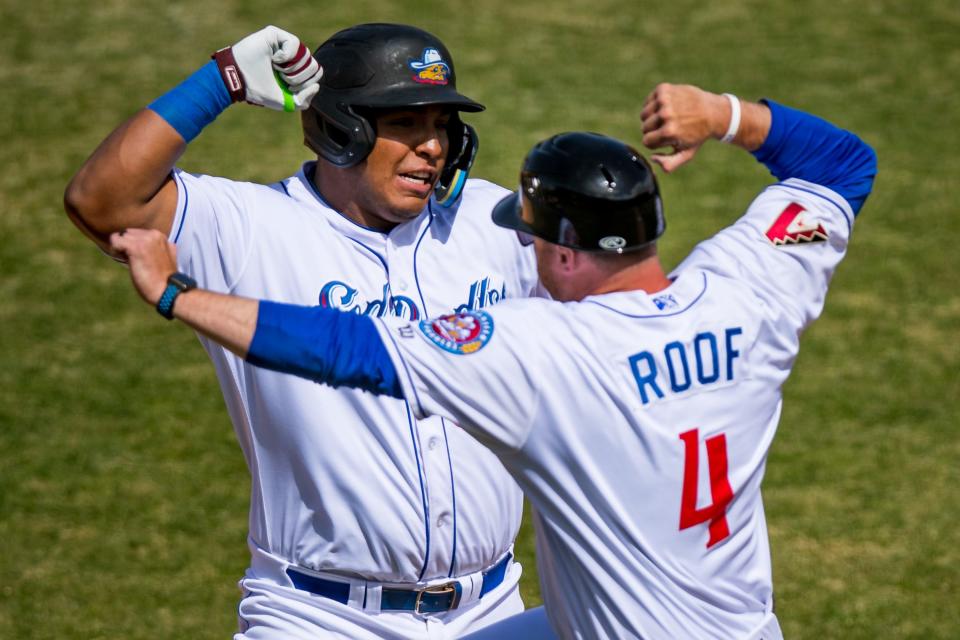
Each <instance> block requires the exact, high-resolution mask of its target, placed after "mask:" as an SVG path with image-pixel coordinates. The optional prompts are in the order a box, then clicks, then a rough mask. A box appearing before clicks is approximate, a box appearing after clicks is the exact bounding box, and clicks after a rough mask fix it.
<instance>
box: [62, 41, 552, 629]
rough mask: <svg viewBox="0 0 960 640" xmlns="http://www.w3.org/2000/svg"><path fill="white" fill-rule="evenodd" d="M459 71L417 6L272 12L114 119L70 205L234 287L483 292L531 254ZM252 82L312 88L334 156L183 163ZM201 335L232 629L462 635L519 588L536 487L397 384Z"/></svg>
mask: <svg viewBox="0 0 960 640" xmlns="http://www.w3.org/2000/svg"><path fill="white" fill-rule="evenodd" d="M456 87H457V85H456V73H455V69H454V65H453V60H452V59H451V57H450V52H449V51H448V50H447V48H446V47H445V46H444V44H443V43H442V42H441V41H440V40H439V39H437V38H436V37H435V36H433V35H432V34H430V33H427V32H425V31H422V30H420V29H417V28H414V27H409V26H404V25H388V24H367V25H359V26H356V27H353V28H350V29H346V30H344V31H341V32H339V33H337V34H335V35H334V36H333V37H331V38H330V39H329V40H327V41H326V42H325V43H324V44H322V45H321V46H320V47H319V48H318V49H317V50H316V52H315V54H314V55H313V56H311V55H310V52H309V51H308V50H307V49H306V47H305V46H304V45H302V44H301V43H300V41H299V40H298V39H297V38H296V37H295V36H293V35H292V34H290V33H287V32H285V31H283V30H280V29H277V28H275V27H267V28H265V29H263V30H261V31H259V32H257V33H254V34H252V35H250V36H248V37H246V38H244V39H243V40H241V41H240V42H238V43H237V44H235V45H234V46H232V47H228V48H226V49H224V50H221V51H218V52H217V53H216V54H215V55H214V59H213V60H212V61H210V62H208V63H207V64H206V65H205V66H203V67H202V68H201V69H200V70H199V71H197V72H196V73H195V74H194V75H192V76H190V77H189V78H188V79H187V80H185V81H184V82H183V83H182V84H181V85H179V86H178V87H176V88H175V89H173V90H171V91H170V92H168V93H167V94H165V95H163V96H162V97H160V98H159V99H157V100H156V101H155V102H153V103H152V104H150V105H149V107H148V108H146V109H144V110H142V111H141V112H139V113H137V114H136V115H135V116H134V117H133V118H131V119H130V120H129V121H128V122H126V123H125V124H123V125H121V126H120V127H119V128H118V129H116V130H115V131H114V132H113V133H111V134H110V135H109V136H108V137H107V139H106V140H105V141H104V142H103V143H102V144H101V145H100V147H99V148H98V149H97V150H96V151H95V152H94V154H93V155H92V156H91V158H90V159H89V160H87V162H86V163H85V164H84V165H83V167H82V168H81V169H80V171H79V172H78V173H77V175H76V176H75V177H74V179H73V181H72V182H71V184H70V185H69V187H68V188H67V193H66V197H65V202H66V209H67V212H68V214H69V215H70V217H71V218H72V219H73V221H74V222H75V223H76V224H77V225H78V226H79V227H80V228H81V230H83V231H84V232H85V233H86V234H87V235H88V236H89V237H91V239H93V240H94V241H95V242H96V243H97V244H98V245H99V246H101V247H102V248H104V249H105V250H107V251H109V252H111V253H114V255H116V254H115V252H114V251H113V250H112V249H111V248H110V246H109V243H108V238H109V235H110V234H111V233H112V232H115V231H118V230H120V229H124V228H127V227H142V228H147V229H153V230H156V231H158V232H160V233H162V234H163V235H164V236H166V237H167V238H169V240H170V241H171V242H173V243H175V244H176V246H177V248H178V249H179V263H178V268H179V269H180V270H181V271H183V272H185V273H188V274H190V276H191V277H192V279H193V280H195V281H196V282H197V283H199V284H201V285H202V286H204V287H207V288H209V289H212V290H216V291H221V292H229V293H233V294H237V295H243V296H251V297H261V298H262V297H266V298H274V299H278V300H282V301H285V302H289V303H295V304H300V305H320V306H322V307H324V308H329V309H340V310H342V311H348V312H350V313H351V314H355V315H357V317H369V318H373V317H376V318H382V317H388V316H392V317H398V318H404V319H406V320H410V321H418V320H420V319H422V318H424V317H429V316H431V315H436V314H440V313H446V312H450V311H457V310H459V311H470V310H480V309H484V308H489V307H490V306H491V305H493V304H495V303H497V302H499V301H501V300H503V299H504V298H507V297H513V296H525V295H528V294H530V293H532V292H534V291H535V289H536V282H537V274H536V268H535V261H534V254H533V251H532V248H523V247H519V246H518V245H517V243H516V238H515V234H514V233H513V232H512V231H509V230H506V229H502V228H500V227H497V226H496V225H494V224H493V223H492V222H491V220H490V211H491V209H492V207H493V206H494V205H495V204H496V203H497V202H498V201H499V200H500V199H501V198H502V197H503V196H505V195H506V194H507V193H508V192H507V191H506V190H505V189H502V188H500V187H498V186H495V185H493V184H490V183H488V182H485V181H482V180H476V179H470V180H468V179H467V174H468V171H469V169H470V166H471V164H472V162H473V157H474V154H475V152H476V148H477V136H476V133H475V132H474V130H473V129H472V128H471V127H470V126H469V125H468V124H466V123H465V122H464V121H463V120H462V119H461V117H460V113H461V112H477V111H481V110H482V109H483V106H482V105H481V104H479V103H477V102H475V101H473V100H471V99H470V98H468V97H466V96H464V95H463V94H461V93H459V92H458V90H457V88H456ZM238 101H246V102H249V103H253V104H257V105H262V106H266V107H270V108H272V109H277V110H284V111H296V110H299V111H300V112H301V117H302V121H303V131H304V139H305V143H306V145H307V146H308V147H309V148H310V149H311V150H313V151H314V152H315V153H316V154H317V159H316V161H312V162H307V163H305V164H304V165H303V167H302V168H301V169H300V171H298V172H297V173H296V174H295V175H293V176H291V177H289V178H287V179H284V180H281V181H280V182H277V183H274V184H270V185H261V184H252V183H247V182H238V181H233V180H228V179H224V178H219V177H211V176H205V175H193V174H190V173H187V172H185V171H183V170H181V169H178V168H176V167H175V162H176V160H177V158H178V157H179V156H180V155H181V154H182V152H183V151H184V149H185V147H186V145H187V143H188V142H189V141H190V140H192V139H193V138H194V137H195V136H197V135H198V134H199V133H200V131H201V130H202V129H203V127H204V126H206V125H208V124H209V123H210V122H212V121H213V119H214V118H215V117H216V116H217V115H218V114H219V113H220V112H221V111H223V110H224V109H225V108H227V107H228V106H229V105H230V104H232V103H233V102H238ZM193 280H188V279H186V278H184V279H183V280H178V283H179V284H178V285H177V286H180V287H184V288H185V287H187V286H188V283H190V282H192V281H193ZM165 300H168V302H170V303H172V298H165ZM165 304H166V303H165ZM164 309H165V310H164V313H165V314H167V315H168V316H169V314H170V309H169V308H168V307H164ZM201 342H202V343H203V345H204V348H205V349H206V350H207V352H208V354H209V356H210V358H211V360H212V361H213V364H214V368H215V370H216V374H217V377H218V379H219V381H220V386H221V389H222V392H223V395H224V398H225V400H226V404H227V409H228V412H229V414H230V417H231V419H232V422H233V424H234V427H235V430H236V434H237V437H238V439H239V442H240V446H241V448H242V450H243V453H244V456H245V459H246V461H247V465H248V468H249V470H250V474H251V477H252V490H251V509H250V519H249V526H250V534H249V540H248V542H249V547H250V552H251V564H250V567H249V569H248V571H247V572H246V576H245V577H244V578H243V580H241V582H240V586H241V589H242V592H243V595H244V597H243V600H242V601H241V602H240V606H239V619H240V621H239V622H240V633H239V634H238V635H237V636H236V637H237V638H248V639H261V638H283V639H284V640H287V639H291V638H317V637H324V638H327V637H337V638H349V639H351V640H356V639H362V638H427V637H430V638H454V637H459V636H460V635H462V634H464V633H466V632H469V631H471V630H475V629H478V628H480V627H482V626H484V625H486V624H489V623H491V622H494V621H496V620H499V619H501V618H504V617H506V616H509V615H511V614H515V613H517V612H519V611H522V609H523V606H522V602H521V600H520V596H519V591H518V587H517V584H518V579H519V575H520V567H519V565H518V564H517V563H516V562H514V560H513V556H512V544H513V540H514V537H515V536H516V533H517V530H518V528H519V525H520V518H521V511H522V494H521V493H520V491H519V488H518V487H517V485H516V483H515V482H514V481H513V480H512V479H511V477H510V476H509V475H508V474H507V473H506V471H505V469H504V467H503V465H502V464H501V463H500V461H499V460H498V459H497V458H496V456H495V455H493V454H492V453H491V452H490V451H488V450H487V449H486V448H484V447H482V446H480V445H479V444H478V443H477V442H476V441H475V440H474V439H473V438H471V437H470V436H469V435H467V434H466V433H465V432H463V431H462V430H460V429H455V428H452V424H451V423H450V422H449V420H447V419H444V418H441V417H429V418H428V417H425V416H421V417H417V416H415V415H414V411H413V409H412V407H411V405H410V404H409V403H408V402H407V401H405V400H403V399H395V398H390V397H376V396H373V395H371V394H368V393H364V392H362V391H360V390H354V389H341V390H334V389H332V388H330V387H322V386H319V385H316V384H313V383H311V382H308V381H305V380H300V379H296V378H293V377H291V376H285V375H282V374H278V373H275V372H271V371H267V370H262V369H257V368H254V367H252V366H250V365H248V364H247V363H245V362H244V361H243V360H242V359H240V358H238V357H236V356H234V355H233V354H232V353H230V352H229V351H227V350H225V349H223V348H221V347H220V346H219V345H217V344H215V343H214V342H211V341H210V340H208V339H206V338H204V337H201Z"/></svg>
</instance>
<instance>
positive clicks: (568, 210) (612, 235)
mask: <svg viewBox="0 0 960 640" xmlns="http://www.w3.org/2000/svg"><path fill="white" fill-rule="evenodd" d="M493 221H494V222H496V223H497V224H498V225H500V226H502V227H507V228H510V229H516V230H517V231H520V232H523V233H527V234H530V235H534V236H537V237H539V238H543V239H544V240H547V241H548V242H552V243H554V244H559V245H563V246H565V247H571V248H573V249H579V250H582V251H608V252H614V253H623V252H624V251H630V250H632V249H639V248H640V247H643V246H645V245H647V244H649V243H650V242H653V241H654V240H656V239H657V238H659V237H660V236H661V235H663V232H664V230H665V229H666V221H665V220H664V217H663V204H662V202H661V200H660V189H659V187H658V186H657V179H656V177H655V176H654V174H653V168H652V167H651V166H650V164H649V163H648V162H647V161H646V160H645V159H644V157H643V156H642V155H641V154H640V153H639V152H638V151H637V150H636V149H634V148H633V147H631V146H630V145H627V144H625V143H623V142H620V141H619V140H615V139H613V138H608V137H607V136H602V135H599V134H596V133H581V132H575V133H561V134H559V135H556V136H553V137H552V138H548V139H547V140H544V141H543V142H540V143H538V144H537V145H535V146H534V147H533V149H531V150H530V153H528V154H527V157H526V159H525V160H524V162H523V169H522V170H521V172H520V190H519V191H517V192H516V193H513V194H511V195H509V196H507V197H506V198H504V199H503V200H501V201H500V202H499V203H498V204H497V206H496V207H495V208H494V210H493Z"/></svg>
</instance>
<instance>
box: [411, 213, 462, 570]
mask: <svg viewBox="0 0 960 640" xmlns="http://www.w3.org/2000/svg"><path fill="white" fill-rule="evenodd" d="M432 202H433V201H432V200H431V201H430V203H428V204H427V208H428V210H429V212H430V221H429V222H427V225H426V226H425V227H424V228H423V231H422V232H421V233H420V237H419V238H417V244H416V245H415V246H414V248H413V281H414V283H415V284H416V285H417V294H418V295H419V296H420V304H421V305H423V317H424V318H429V317H430V313H429V311H427V301H426V299H425V298H424V297H423V289H421V288H420V274H419V273H418V272H417V255H418V254H419V251H420V243H421V242H423V239H424V238H425V237H427V231H428V230H429V229H430V225H432V224H433V220H434V218H435V217H436V214H435V213H434V212H433V204H432ZM404 367H406V362H404ZM408 375H409V373H408ZM419 402H420V401H419V399H418V400H417V403H418V404H419ZM420 406H421V407H422V406H423V405H420ZM440 424H441V425H442V426H443V443H444V446H446V448H447V466H448V467H449V469H450V502H451V505H452V506H453V545H452V547H453V548H452V550H451V553H450V571H449V572H448V573H447V577H448V578H449V577H451V576H452V575H453V568H454V567H455V566H456V563H457V483H456V480H455V479H454V475H453V459H452V458H451V454H450V439H449V438H448V437H447V423H446V422H445V421H444V419H443V418H440Z"/></svg>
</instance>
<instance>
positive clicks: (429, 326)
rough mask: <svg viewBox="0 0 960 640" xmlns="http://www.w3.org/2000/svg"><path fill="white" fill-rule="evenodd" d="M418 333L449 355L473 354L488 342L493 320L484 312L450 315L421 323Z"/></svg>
mask: <svg viewBox="0 0 960 640" xmlns="http://www.w3.org/2000/svg"><path fill="white" fill-rule="evenodd" d="M420 332H421V333H423V335H424V336H425V337H426V338H427V340H429V341H430V342H432V343H433V344H435V345H437V346H438V347H440V348H441V349H443V350H444V351H447V352H449V353H458V354H468V353H475V352H477V351H480V349H483V345H485V344H487V343H488V342H489V341H490V336H492V335H493V318H491V317H490V314H489V313H487V312H486V311H462V312H460V313H451V314H448V315H445V316H440V317H439V318H434V319H433V320H424V321H422V322H421V323H420Z"/></svg>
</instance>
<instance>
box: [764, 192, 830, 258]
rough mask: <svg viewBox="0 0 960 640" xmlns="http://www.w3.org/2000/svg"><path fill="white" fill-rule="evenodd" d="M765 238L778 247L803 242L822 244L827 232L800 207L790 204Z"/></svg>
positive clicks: (793, 203) (768, 230)
mask: <svg viewBox="0 0 960 640" xmlns="http://www.w3.org/2000/svg"><path fill="white" fill-rule="evenodd" d="M766 236H767V239H768V240H769V241H770V242H772V243H773V245H774V246H777V247H779V246H782V245H786V244H800V243H803V242H823V241H824V240H826V239H827V230H826V229H824V228H823V225H822V224H820V222H819V221H817V220H813V219H810V216H809V214H808V213H807V212H806V209H804V208H803V207H802V206H801V205H799V204H797V203H796V202H791V203H790V204H788V205H787V208H786V209H784V210H783V211H781V212H780V215H779V216H777V219H776V220H775V221H774V223H773V224H772V225H770V228H769V229H767V233H766Z"/></svg>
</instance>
